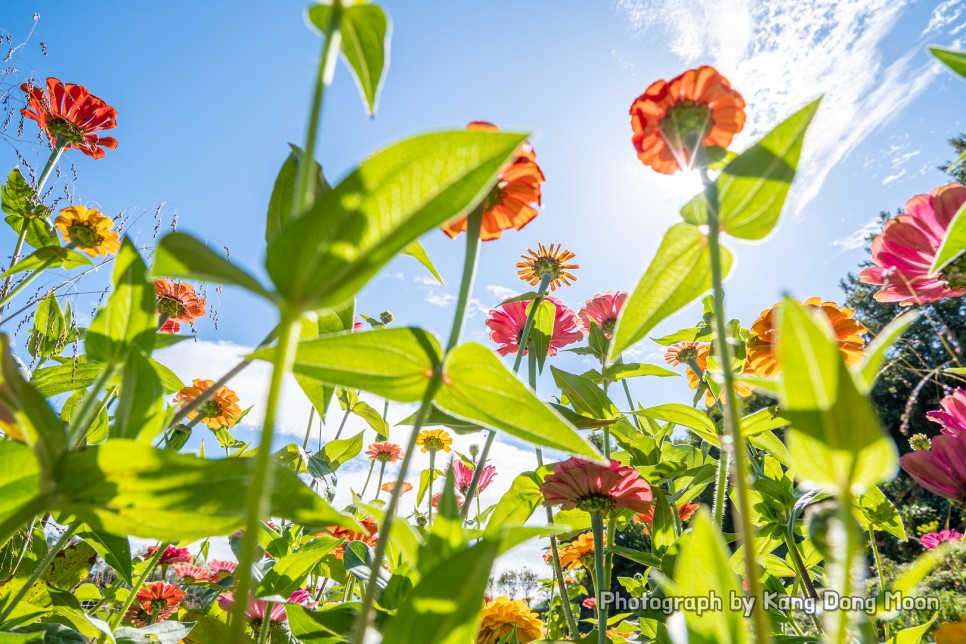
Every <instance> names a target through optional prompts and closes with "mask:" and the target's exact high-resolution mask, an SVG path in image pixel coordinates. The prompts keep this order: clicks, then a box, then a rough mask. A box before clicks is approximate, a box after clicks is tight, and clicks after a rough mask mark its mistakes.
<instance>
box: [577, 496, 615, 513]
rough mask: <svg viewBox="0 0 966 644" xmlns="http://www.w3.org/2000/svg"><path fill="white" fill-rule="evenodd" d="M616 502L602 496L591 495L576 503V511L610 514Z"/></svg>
mask: <svg viewBox="0 0 966 644" xmlns="http://www.w3.org/2000/svg"><path fill="white" fill-rule="evenodd" d="M616 505H617V502H616V501H615V500H614V499H612V498H610V497H609V496H604V495H603V494H591V495H590V496H585V497H584V498H582V499H580V500H579V501H577V509H578V510H583V511H584V512H610V511H611V510H613V509H614V507H615V506H616Z"/></svg>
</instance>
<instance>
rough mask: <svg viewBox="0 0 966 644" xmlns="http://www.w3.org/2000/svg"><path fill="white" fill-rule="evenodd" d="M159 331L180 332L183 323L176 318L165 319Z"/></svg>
mask: <svg viewBox="0 0 966 644" xmlns="http://www.w3.org/2000/svg"><path fill="white" fill-rule="evenodd" d="M158 331H160V332H161V333H178V332H179V331H181V323H180V322H175V321H174V320H165V321H164V324H162V325H161V328H160V329H158Z"/></svg>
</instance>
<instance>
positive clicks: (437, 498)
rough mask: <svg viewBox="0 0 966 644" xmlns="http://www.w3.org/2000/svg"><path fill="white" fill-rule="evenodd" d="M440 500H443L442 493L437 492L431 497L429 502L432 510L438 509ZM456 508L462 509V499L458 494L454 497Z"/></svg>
mask: <svg viewBox="0 0 966 644" xmlns="http://www.w3.org/2000/svg"><path fill="white" fill-rule="evenodd" d="M442 498H443V493H442V492H437V493H436V494H434V495H433V499H432V501H431V502H432V504H433V507H434V508H438V507H439V501H440V499H442ZM456 507H458V508H462V507H463V497H461V496H460V495H459V494H457V495H456Z"/></svg>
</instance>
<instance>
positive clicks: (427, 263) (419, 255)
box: [399, 239, 445, 284]
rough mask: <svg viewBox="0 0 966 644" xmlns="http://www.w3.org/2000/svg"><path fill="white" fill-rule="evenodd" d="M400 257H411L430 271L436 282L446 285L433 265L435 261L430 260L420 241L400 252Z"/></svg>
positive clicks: (415, 241)
mask: <svg viewBox="0 0 966 644" xmlns="http://www.w3.org/2000/svg"><path fill="white" fill-rule="evenodd" d="M399 254H400V255H409V256H410V257H412V258H413V259H415V260H416V261H417V262H419V263H420V264H422V265H423V267H424V268H425V269H426V270H427V271H429V274H430V275H432V276H433V277H435V278H436V281H437V282H439V283H440V284H444V283H445V282H443V278H442V276H440V274H439V271H437V270H436V266H435V265H434V264H433V260H431V259H430V258H429V255H427V254H426V249H425V248H423V245H422V244H420V243H419V240H418V239H416V240H414V241H413V242H412V243H411V244H409V246H406V248H404V249H403V250H401V251H400V252H399Z"/></svg>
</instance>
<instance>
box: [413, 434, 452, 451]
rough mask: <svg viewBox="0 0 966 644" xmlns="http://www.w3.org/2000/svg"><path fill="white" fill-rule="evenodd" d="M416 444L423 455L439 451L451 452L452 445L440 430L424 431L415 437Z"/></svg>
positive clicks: (449, 438) (449, 439) (446, 435)
mask: <svg viewBox="0 0 966 644" xmlns="http://www.w3.org/2000/svg"><path fill="white" fill-rule="evenodd" d="M416 444H417V445H419V446H420V447H421V448H423V449H422V451H423V452H424V453H425V452H438V451H440V450H443V451H444V452H449V451H451V449H450V445H452V444H453V439H452V438H451V437H450V435H449V434H447V433H446V432H445V431H443V430H442V429H424V430H423V431H421V432H419V436H417V437H416Z"/></svg>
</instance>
